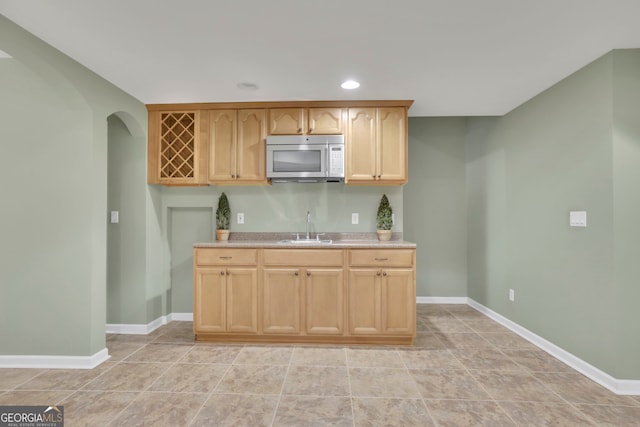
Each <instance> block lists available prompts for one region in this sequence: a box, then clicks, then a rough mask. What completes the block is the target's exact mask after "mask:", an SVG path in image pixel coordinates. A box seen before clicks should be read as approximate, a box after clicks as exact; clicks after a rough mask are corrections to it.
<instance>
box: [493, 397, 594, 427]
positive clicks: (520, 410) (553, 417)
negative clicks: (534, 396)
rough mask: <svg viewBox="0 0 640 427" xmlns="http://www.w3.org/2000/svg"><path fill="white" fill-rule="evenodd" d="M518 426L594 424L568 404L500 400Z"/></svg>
mask: <svg viewBox="0 0 640 427" xmlns="http://www.w3.org/2000/svg"><path fill="white" fill-rule="evenodd" d="M498 403H499V405H500V406H501V407H502V409H503V410H504V411H505V412H506V413H507V414H508V415H509V416H510V417H511V419H512V420H514V421H515V422H516V423H517V424H518V426H522V427H534V426H549V427H554V426H566V427H587V426H593V425H595V424H593V423H592V422H591V421H590V420H589V419H588V418H585V416H584V415H582V414H580V413H579V412H578V411H577V410H576V409H575V408H574V407H573V406H571V405H568V404H554V403H540V402H498Z"/></svg>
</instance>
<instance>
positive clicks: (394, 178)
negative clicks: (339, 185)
mask: <svg viewBox="0 0 640 427" xmlns="http://www.w3.org/2000/svg"><path fill="white" fill-rule="evenodd" d="M407 139H408V136H407V109H406V108H405V107H380V108H375V107H366V108H349V111H348V123H347V134H346V138H345V144H346V151H347V156H346V159H345V164H346V165H345V169H346V173H345V182H347V183H348V184H363V185H365V184H369V185H386V184H390V185H393V184H395V185H399V184H405V183H406V182H407V145H408V144H407Z"/></svg>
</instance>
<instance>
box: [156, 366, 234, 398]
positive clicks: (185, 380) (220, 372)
mask: <svg viewBox="0 0 640 427" xmlns="http://www.w3.org/2000/svg"><path fill="white" fill-rule="evenodd" d="M230 367H231V365H213V364H199V365H193V364H184V363H179V364H175V365H172V366H171V367H170V368H169V369H168V370H167V371H166V372H164V373H163V374H162V375H161V376H160V378H158V379H157V380H156V382H154V383H153V384H152V385H151V387H150V388H149V391H172V392H179V393H210V392H211V391H213V390H214V389H215V388H216V386H217V385H218V383H219V382H220V380H221V379H222V377H223V376H224V374H225V373H226V372H227V371H228V370H229V368H230Z"/></svg>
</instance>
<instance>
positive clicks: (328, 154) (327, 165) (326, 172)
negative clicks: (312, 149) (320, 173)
mask: <svg viewBox="0 0 640 427" xmlns="http://www.w3.org/2000/svg"><path fill="white" fill-rule="evenodd" d="M325 158H326V161H327V162H326V163H325V166H324V176H325V178H329V168H330V167H331V148H330V146H329V143H327V148H326V149H325Z"/></svg>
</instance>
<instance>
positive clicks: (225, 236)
mask: <svg viewBox="0 0 640 427" xmlns="http://www.w3.org/2000/svg"><path fill="white" fill-rule="evenodd" d="M216 240H229V230H216Z"/></svg>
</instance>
